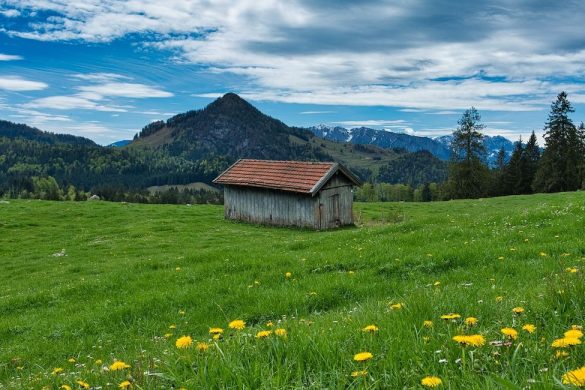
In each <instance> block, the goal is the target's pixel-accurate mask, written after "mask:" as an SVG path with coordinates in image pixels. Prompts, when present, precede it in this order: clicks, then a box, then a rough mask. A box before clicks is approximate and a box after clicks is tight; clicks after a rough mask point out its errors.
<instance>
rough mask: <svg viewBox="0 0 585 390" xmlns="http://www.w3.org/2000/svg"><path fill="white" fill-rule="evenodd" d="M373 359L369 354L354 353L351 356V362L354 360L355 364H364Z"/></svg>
mask: <svg viewBox="0 0 585 390" xmlns="http://www.w3.org/2000/svg"><path fill="white" fill-rule="evenodd" d="M373 357H374V355H372V354H371V353H370V352H360V353H356V354H355V355H354V356H353V360H355V361H356V362H365V361H367V360H370V359H371V358H373Z"/></svg>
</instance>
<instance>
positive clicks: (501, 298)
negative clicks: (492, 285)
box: [496, 296, 504, 302]
mask: <svg viewBox="0 0 585 390" xmlns="http://www.w3.org/2000/svg"><path fill="white" fill-rule="evenodd" d="M503 300H504V297H502V296H497V297H496V302H502V301H503Z"/></svg>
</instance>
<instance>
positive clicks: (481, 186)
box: [449, 107, 489, 198]
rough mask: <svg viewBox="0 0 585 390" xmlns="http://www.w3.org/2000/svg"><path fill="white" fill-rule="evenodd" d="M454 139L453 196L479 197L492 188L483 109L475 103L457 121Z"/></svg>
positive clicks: (450, 177)
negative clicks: (486, 158) (485, 143)
mask: <svg viewBox="0 0 585 390" xmlns="http://www.w3.org/2000/svg"><path fill="white" fill-rule="evenodd" d="M457 124H458V126H457V130H455V131H454V132H453V141H451V161H450V164H449V194H450V197H451V198H479V197H481V196H484V195H486V193H487V191H486V190H487V189H488V188H489V170H488V167H487V166H486V165H485V163H484V157H485V146H484V144H483V134H482V133H481V130H482V129H483V128H484V125H483V124H481V116H480V115H479V112H478V111H477V110H476V109H475V108H474V107H471V108H470V109H469V110H466V111H465V112H464V113H463V115H462V117H461V119H459V121H458V122H457Z"/></svg>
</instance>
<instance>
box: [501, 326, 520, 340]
mask: <svg viewBox="0 0 585 390" xmlns="http://www.w3.org/2000/svg"><path fill="white" fill-rule="evenodd" d="M502 334H503V335H504V336H506V337H507V338H509V339H512V340H516V339H517V338H518V331H517V330H516V329H514V328H502Z"/></svg>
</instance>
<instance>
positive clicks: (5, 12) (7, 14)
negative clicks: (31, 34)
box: [0, 9, 20, 18]
mask: <svg viewBox="0 0 585 390" xmlns="http://www.w3.org/2000/svg"><path fill="white" fill-rule="evenodd" d="M0 14H2V15H4V16H5V17H7V18H16V17H17V16H20V11H18V10H16V9H7V10H0Z"/></svg>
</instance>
